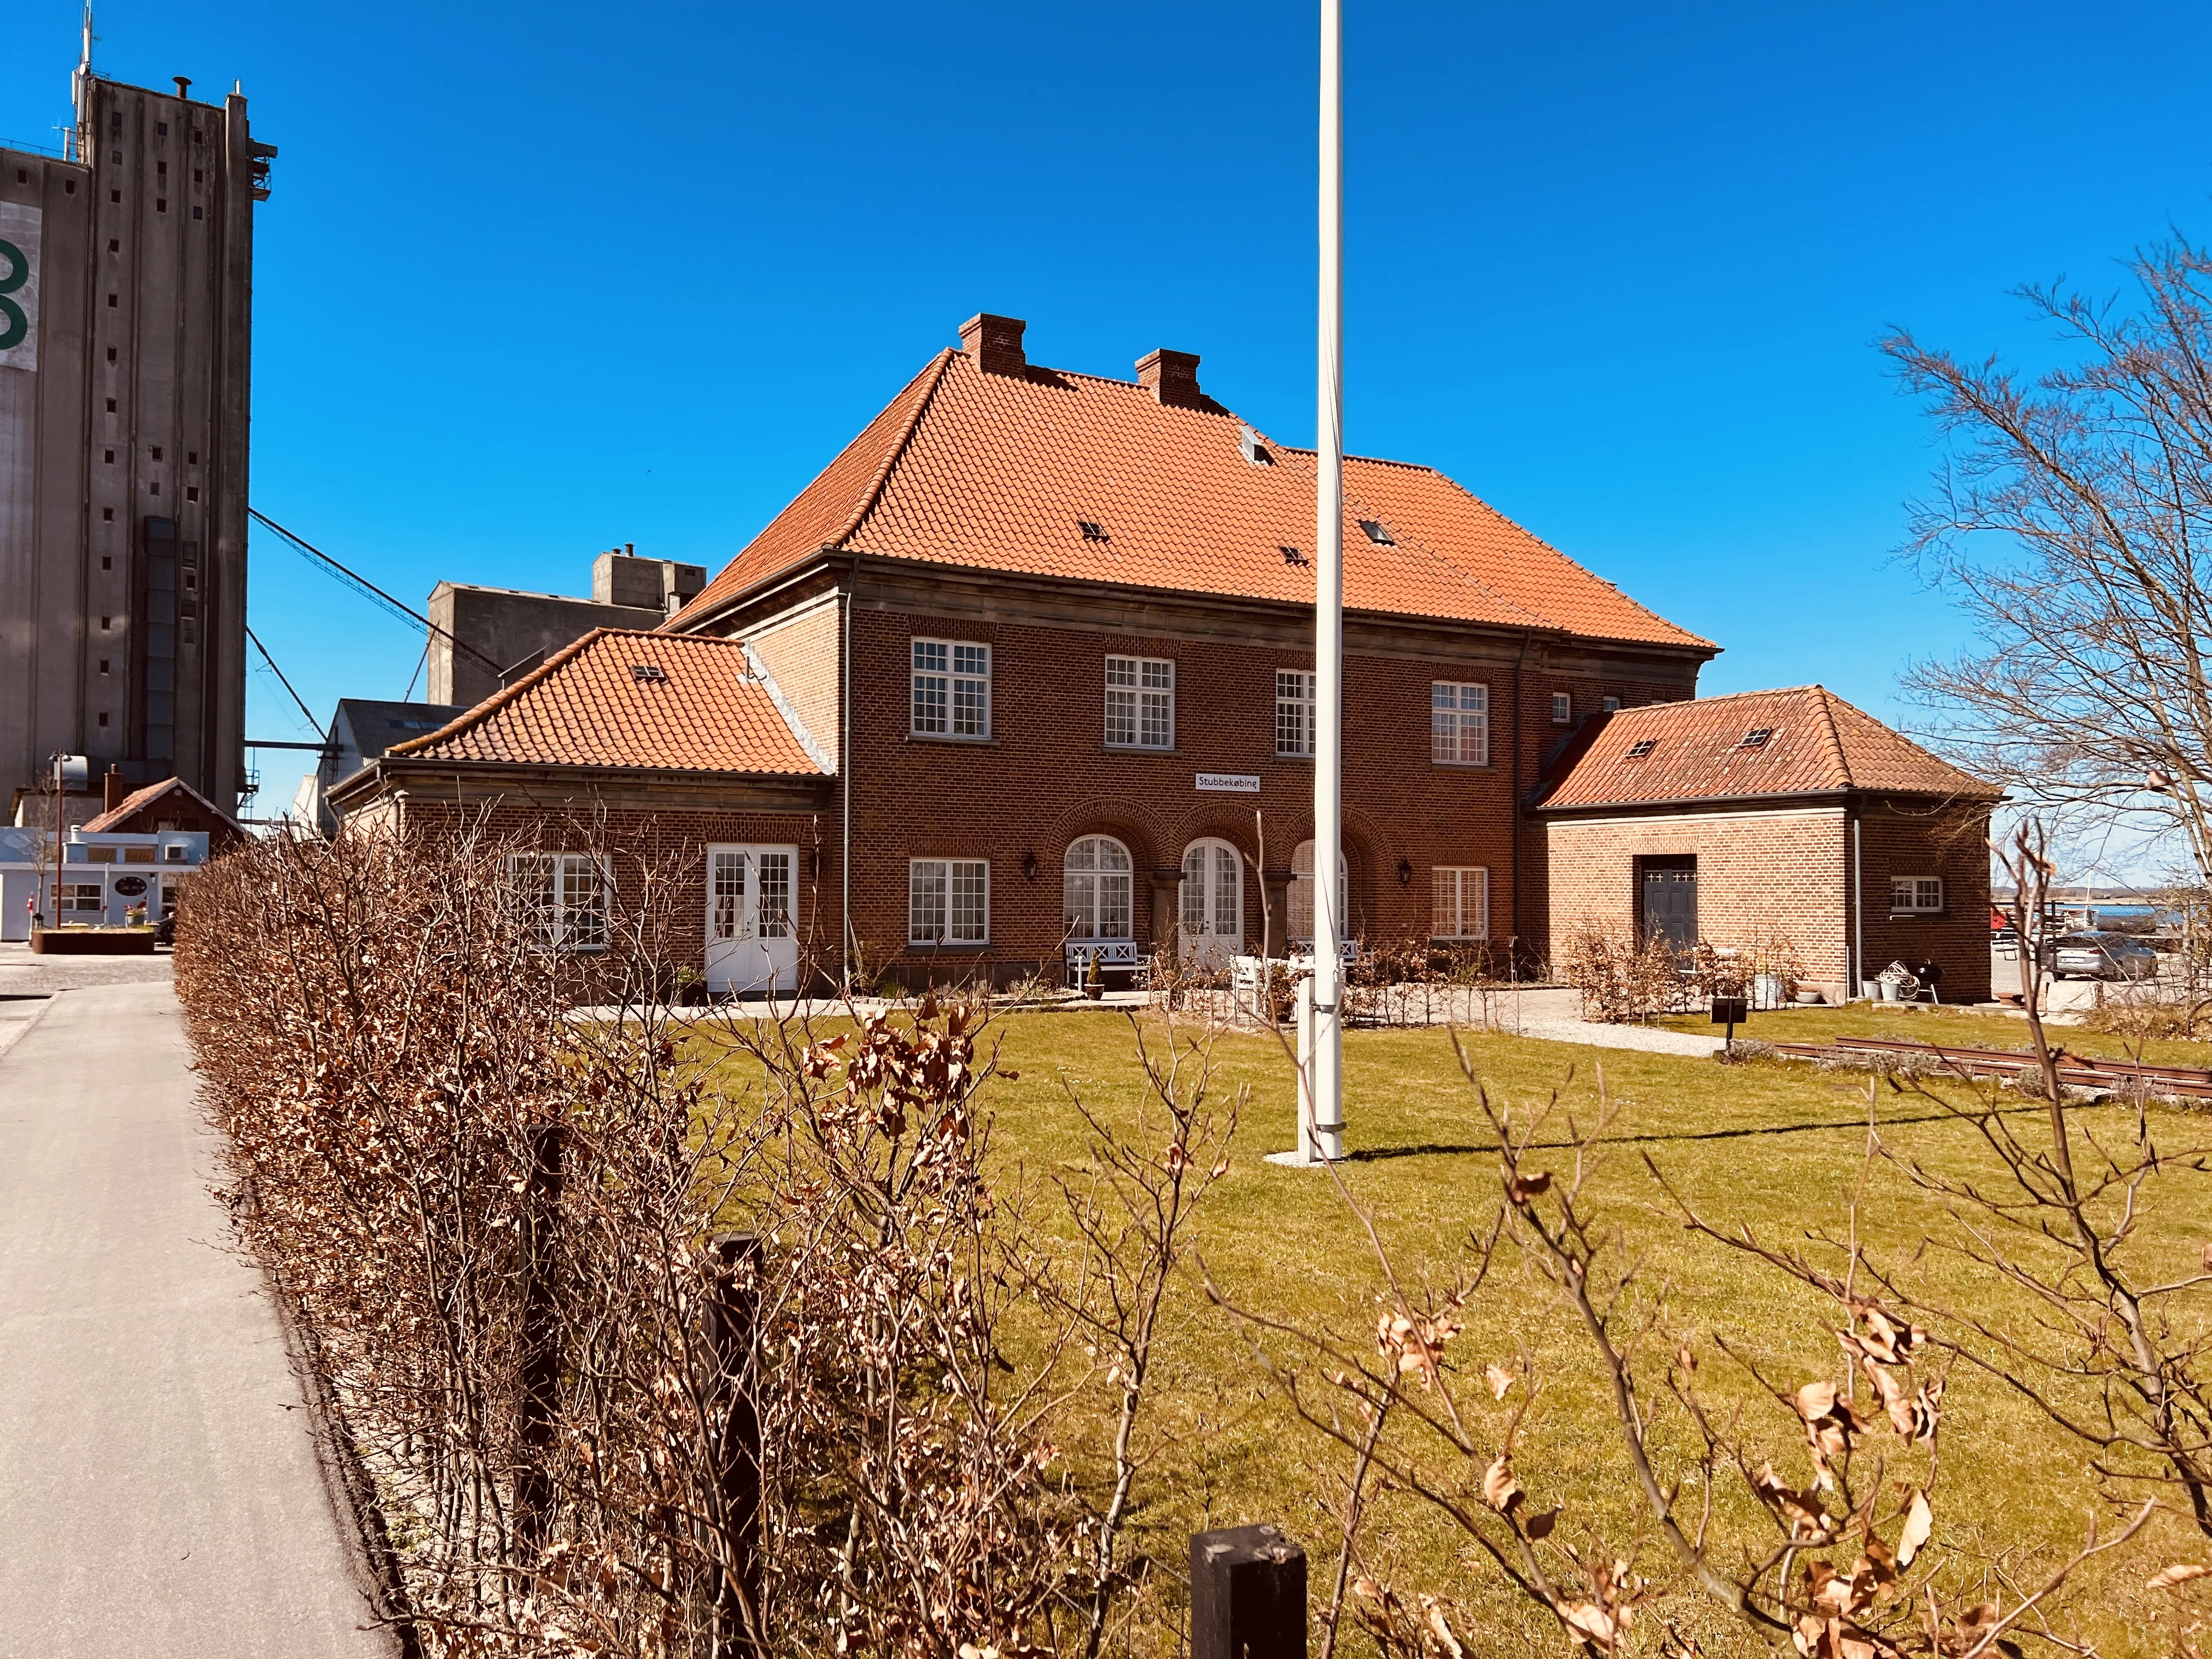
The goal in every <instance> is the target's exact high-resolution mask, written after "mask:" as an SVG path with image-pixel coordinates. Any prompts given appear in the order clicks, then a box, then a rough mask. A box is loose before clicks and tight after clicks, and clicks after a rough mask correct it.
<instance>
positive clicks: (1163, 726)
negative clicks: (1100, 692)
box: [1106, 657, 1175, 749]
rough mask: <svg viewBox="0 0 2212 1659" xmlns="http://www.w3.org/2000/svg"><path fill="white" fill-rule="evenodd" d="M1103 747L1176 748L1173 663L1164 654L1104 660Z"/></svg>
mask: <svg viewBox="0 0 2212 1659" xmlns="http://www.w3.org/2000/svg"><path fill="white" fill-rule="evenodd" d="M1106 746H1107V747H1108V748H1109V749H1172V748H1174V747H1175V663H1174V661H1173V659H1170V658H1165V657H1157V658H1156V657H1109V658H1107V659H1106Z"/></svg>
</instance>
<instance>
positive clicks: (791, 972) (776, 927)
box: [707, 847, 799, 996]
mask: <svg viewBox="0 0 2212 1659" xmlns="http://www.w3.org/2000/svg"><path fill="white" fill-rule="evenodd" d="M798 871H799V849H798V848H796V847H709V848H708V849H707V988H708V990H709V991H718V992H733V993H735V994H738V995H740V996H743V995H748V994H752V995H757V994H763V993H765V992H769V991H790V990H794V989H796V988H797V987H798V983H799V936H798V929H797V927H795V926H794V925H793V921H792V912H793V907H794V905H795V903H796V902H797V892H798V883H797V876H798Z"/></svg>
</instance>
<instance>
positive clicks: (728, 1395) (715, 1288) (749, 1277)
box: [706, 1233, 768, 1659]
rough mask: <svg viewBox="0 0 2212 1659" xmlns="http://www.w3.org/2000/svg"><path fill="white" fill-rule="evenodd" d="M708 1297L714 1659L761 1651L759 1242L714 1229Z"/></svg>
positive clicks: (763, 1641)
mask: <svg viewBox="0 0 2212 1659" xmlns="http://www.w3.org/2000/svg"><path fill="white" fill-rule="evenodd" d="M713 1249H714V1260H713V1263H712V1267H711V1272H710V1281H711V1282H710V1286H709V1290H708V1297H707V1329H706V1338H707V1352H708V1356H709V1358H710V1361H711V1363H712V1364H713V1366H714V1377H713V1382H712V1386H711V1387H710V1388H709V1389H708V1396H707V1398H708V1454H709V1457H710V1460H711V1468H712V1473H713V1477H714V1488H715V1493H716V1499H717V1508H718V1510H719V1512H720V1524H719V1525H718V1526H716V1528H714V1532H715V1534H716V1540H715V1543H716V1548H715V1553H716V1554H717V1555H718V1556H719V1557H720V1560H721V1562H722V1569H723V1571H722V1582H721V1583H720V1586H719V1587H718V1588H717V1590H716V1594H715V1597H714V1646H713V1649H712V1652H713V1654H714V1656H715V1659H724V1656H728V1655H735V1654H757V1653H763V1652H765V1651H766V1650H767V1647H768V1643H767V1641H766V1639H765V1638H766V1632H765V1631H764V1630H763V1628H762V1627H761V1551H760V1534H761V1424H760V1401H759V1395H758V1392H757V1390H758V1387H759V1371H758V1365H757V1350H756V1344H755V1339H756V1337H757V1328H758V1324H759V1319H760V1267H761V1242H760V1239H759V1238H758V1237H757V1236H756V1235H754V1234H752V1233H718V1234H716V1235H715V1237H714V1247H713Z"/></svg>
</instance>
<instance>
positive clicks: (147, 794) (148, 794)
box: [81, 772, 242, 835]
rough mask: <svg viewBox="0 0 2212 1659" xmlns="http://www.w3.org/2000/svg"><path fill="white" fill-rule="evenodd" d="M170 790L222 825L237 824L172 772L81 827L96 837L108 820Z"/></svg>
mask: <svg viewBox="0 0 2212 1659" xmlns="http://www.w3.org/2000/svg"><path fill="white" fill-rule="evenodd" d="M172 789H181V790H183V791H184V792H185V793H186V794H188V795H190V796H191V798H192V799H194V800H196V801H197V802H198V803H199V804H200V805H203V806H204V807H206V808H207V810H208V811H210V812H212V813H214V814H215V815H216V817H219V818H221V819H222V821H223V822H224V823H228V824H232V825H237V824H238V819H237V817H235V816H234V814H232V813H229V812H226V811H223V810H222V808H221V807H220V806H217V805H216V804H215V803H214V802H213V801H211V800H210V799H208V798H207V797H206V796H205V795H203V794H202V793H200V792H199V791H198V790H197V789H195V788H193V787H191V785H190V784H189V783H186V782H185V781H184V780H183V779H182V778H180V777H179V776H177V775H176V774H175V773H173V772H172V773H171V774H170V775H168V776H167V777H166V778H162V779H161V780H159V781H156V782H154V783H149V784H142V785H141V786H139V787H137V788H136V789H133V790H132V791H131V793H129V794H127V795H125V797H124V798H123V799H121V800H119V801H118V802H116V803H115V805H114V807H113V808H112V810H108V811H100V812H98V813H95V814H94V816H93V817H90V818H88V819H87V820H86V821H85V822H84V823H83V824H82V826H81V827H82V828H83V829H88V830H91V831H92V832H93V833H94V835H98V834H99V833H100V829H99V826H100V825H101V824H103V823H106V822H107V820H108V819H110V818H112V817H122V816H124V815H125V814H127V813H131V812H135V811H137V810H138V809H139V808H141V807H143V806H145V805H149V804H150V803H152V802H154V801H155V800H158V799H161V797H162V796H163V795H166V794H167V793H168V792H169V791H170V790H172ZM240 827H242V826H240Z"/></svg>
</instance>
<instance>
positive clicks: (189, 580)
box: [185, 570, 668, 680]
mask: <svg viewBox="0 0 2212 1659" xmlns="http://www.w3.org/2000/svg"><path fill="white" fill-rule="evenodd" d="M199 585H200V573H199V572H198V571H197V570H187V571H185V592H187V593H189V592H191V591H192V589H194V588H195V587H197V586H199ZM638 678H640V679H643V678H646V677H645V676H644V675H642V674H640V675H638ZM660 678H662V679H664V680H665V679H666V678H668V676H667V675H665V674H663V675H661V676H660Z"/></svg>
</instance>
